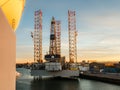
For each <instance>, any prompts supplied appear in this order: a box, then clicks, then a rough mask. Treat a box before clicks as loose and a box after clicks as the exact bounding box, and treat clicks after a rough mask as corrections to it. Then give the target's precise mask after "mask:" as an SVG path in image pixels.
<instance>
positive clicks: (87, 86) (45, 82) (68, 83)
mask: <svg viewBox="0 0 120 90" xmlns="http://www.w3.org/2000/svg"><path fill="white" fill-rule="evenodd" d="M17 71H18V72H20V73H21V76H20V77H18V78H17V79H16V90H120V86H119V85H115V84H108V83H103V82H99V81H93V80H86V79H80V78H78V79H75V80H74V79H57V78H56V79H48V78H44V79H40V78H38V77H33V76H31V75H30V70H29V69H23V68H17Z"/></svg>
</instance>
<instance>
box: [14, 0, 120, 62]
mask: <svg viewBox="0 0 120 90" xmlns="http://www.w3.org/2000/svg"><path fill="white" fill-rule="evenodd" d="M39 9H41V10H42V12H43V23H42V24H43V55H44V54H45V53H46V52H48V50H49V34H50V21H51V18H52V16H54V17H55V19H56V20H61V34H62V35H61V51H62V53H61V54H62V56H66V59H67V60H68V55H69V52H68V51H69V48H68V21H67V19H68V17H67V12H68V10H75V11H76V20H77V23H76V25H77V31H78V42H77V43H78V44H77V47H78V61H81V60H96V61H120V0H26V6H25V10H24V13H23V15H22V19H21V22H20V25H19V27H18V29H17V31H16V36H17V47H16V48H17V57H16V58H17V59H16V62H27V61H28V62H30V61H33V59H34V57H33V55H34V53H33V52H34V51H33V40H32V38H31V37H30V34H31V33H30V32H31V31H34V11H35V10H39ZM43 59H44V56H43Z"/></svg>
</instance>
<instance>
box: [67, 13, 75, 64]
mask: <svg viewBox="0 0 120 90" xmlns="http://www.w3.org/2000/svg"><path fill="white" fill-rule="evenodd" d="M68 30H69V60H70V63H73V62H75V61H77V46H76V45H77V39H76V36H77V31H76V15H75V11H68Z"/></svg>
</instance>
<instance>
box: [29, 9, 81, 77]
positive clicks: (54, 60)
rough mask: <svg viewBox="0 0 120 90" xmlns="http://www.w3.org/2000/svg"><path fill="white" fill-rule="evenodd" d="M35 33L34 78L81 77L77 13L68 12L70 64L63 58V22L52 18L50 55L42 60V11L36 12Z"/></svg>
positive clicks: (32, 70)
mask: <svg viewBox="0 0 120 90" xmlns="http://www.w3.org/2000/svg"><path fill="white" fill-rule="evenodd" d="M34 16H35V18H34V22H35V24H34V32H31V37H32V38H33V41H34V64H33V65H32V68H31V75H32V76H41V77H42V76H50V77H57V76H59V77H72V76H79V70H78V65H77V38H76V37H77V31H76V14H75V11H70V10H68V32H69V33H68V34H69V62H65V56H63V57H62V56H61V21H59V20H55V18H54V17H52V20H51V25H50V26H51V27H50V46H49V53H47V54H46V55H44V59H45V62H43V60H42V11H41V10H38V11H35V14H34Z"/></svg>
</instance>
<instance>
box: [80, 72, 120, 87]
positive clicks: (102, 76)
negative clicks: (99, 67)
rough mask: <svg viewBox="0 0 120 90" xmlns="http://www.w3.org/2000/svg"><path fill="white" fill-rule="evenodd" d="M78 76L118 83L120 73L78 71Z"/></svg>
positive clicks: (119, 82) (119, 83)
mask: <svg viewBox="0 0 120 90" xmlns="http://www.w3.org/2000/svg"><path fill="white" fill-rule="evenodd" d="M79 78H82V79H89V80H95V81H100V82H105V83H111V84H116V85H120V74H118V75H117V74H103V73H99V74H92V73H84V74H81V73H80V74H79Z"/></svg>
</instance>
